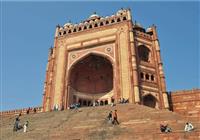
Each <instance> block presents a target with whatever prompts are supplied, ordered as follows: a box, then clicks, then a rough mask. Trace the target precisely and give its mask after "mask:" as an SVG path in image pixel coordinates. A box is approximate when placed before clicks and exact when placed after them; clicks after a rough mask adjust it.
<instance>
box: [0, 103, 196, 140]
mask: <svg viewBox="0 0 200 140" xmlns="http://www.w3.org/2000/svg"><path fill="white" fill-rule="evenodd" d="M115 109H117V110H118V116H119V122H120V125H116V126H113V125H112V124H110V123H108V121H107V120H106V116H107V115H108V113H109V111H110V110H115ZM14 119H15V117H14V116H12V117H9V116H7V117H2V119H1V126H0V128H1V137H0V139H1V140H200V121H199V120H196V119H195V120H192V118H191V119H190V120H188V118H184V117H182V116H180V115H178V114H176V113H174V112H170V111H167V110H156V109H152V108H149V107H145V106H141V105H133V104H119V105H116V106H114V107H111V106H98V107H85V108H80V109H79V110H78V111H77V110H65V111H56V112H46V113H37V114H29V115H22V116H21V118H20V119H21V123H23V122H25V121H26V120H28V121H29V122H30V123H29V128H28V132H27V133H23V132H22V130H20V131H18V132H13V131H12V129H13V123H14ZM186 121H190V122H192V123H193V125H194V127H195V128H196V129H195V131H193V132H190V133H186V132H184V131H183V129H184V125H185V122H186ZM160 123H167V124H169V126H170V127H171V128H172V131H173V132H172V133H168V134H165V133H160V130H159V126H160Z"/></svg>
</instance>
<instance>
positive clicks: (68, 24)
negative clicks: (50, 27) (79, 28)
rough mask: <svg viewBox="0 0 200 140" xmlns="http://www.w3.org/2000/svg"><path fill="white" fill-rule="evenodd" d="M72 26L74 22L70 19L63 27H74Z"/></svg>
mask: <svg viewBox="0 0 200 140" xmlns="http://www.w3.org/2000/svg"><path fill="white" fill-rule="evenodd" d="M72 26H73V24H72V23H71V21H69V22H67V23H65V24H64V26H63V27H64V28H66V27H72Z"/></svg>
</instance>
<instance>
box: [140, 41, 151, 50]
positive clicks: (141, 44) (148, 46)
mask: <svg viewBox="0 0 200 140" xmlns="http://www.w3.org/2000/svg"><path fill="white" fill-rule="evenodd" d="M137 46H138V47H140V46H145V47H146V48H148V49H149V51H150V52H151V51H152V48H151V46H150V45H147V44H144V43H141V42H139V43H138V44H137Z"/></svg>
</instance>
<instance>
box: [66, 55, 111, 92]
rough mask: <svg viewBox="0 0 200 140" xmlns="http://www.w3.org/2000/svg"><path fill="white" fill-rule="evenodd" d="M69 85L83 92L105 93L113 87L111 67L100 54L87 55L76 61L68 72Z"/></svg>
mask: <svg viewBox="0 0 200 140" xmlns="http://www.w3.org/2000/svg"><path fill="white" fill-rule="evenodd" d="M70 86H71V87H72V88H73V89H75V90H76V91H79V92H84V93H91V94H96V93H105V92H109V91H111V90H112V88H113V67H112V64H111V62H110V61H109V60H108V59H106V58H104V57H101V56H97V55H93V54H91V55H89V56H87V57H85V58H84V59H82V60H80V61H79V62H78V63H76V64H75V65H74V66H73V68H72V70H71V74H70Z"/></svg>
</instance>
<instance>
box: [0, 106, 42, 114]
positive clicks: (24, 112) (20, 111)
mask: <svg viewBox="0 0 200 140" xmlns="http://www.w3.org/2000/svg"><path fill="white" fill-rule="evenodd" d="M34 108H35V109H36V113H39V112H42V107H31V108H23V109H16V110H8V111H3V112H0V115H1V116H11V115H19V114H20V113H21V114H26V113H27V110H28V109H29V113H34Z"/></svg>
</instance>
